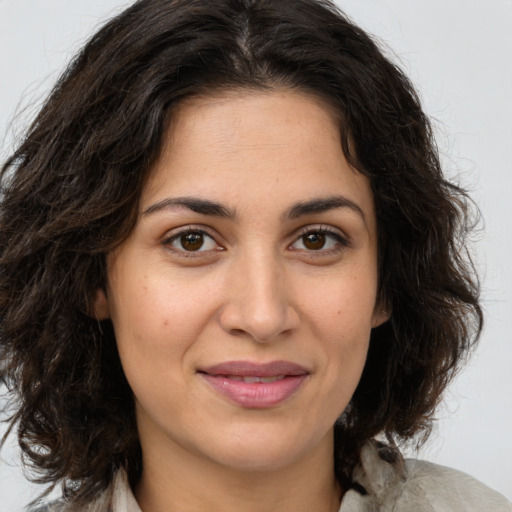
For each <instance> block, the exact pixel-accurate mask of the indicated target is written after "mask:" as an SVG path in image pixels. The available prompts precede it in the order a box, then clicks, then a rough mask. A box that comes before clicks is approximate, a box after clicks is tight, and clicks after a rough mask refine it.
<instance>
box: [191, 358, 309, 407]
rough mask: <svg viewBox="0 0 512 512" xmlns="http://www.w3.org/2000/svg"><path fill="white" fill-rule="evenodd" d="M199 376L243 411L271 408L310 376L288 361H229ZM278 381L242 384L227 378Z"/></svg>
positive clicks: (205, 370)
mask: <svg viewBox="0 0 512 512" xmlns="http://www.w3.org/2000/svg"><path fill="white" fill-rule="evenodd" d="M199 375H201V377H203V378H204V380H205V381H206V382H208V384H210V385H211V386H212V387H213V388H214V389H215V390H216V391H218V392H219V393H220V394H221V395H223V396H225V397H227V398H228V399H229V400H231V401H232V402H235V403H236V404H238V405H241V406H242V407H246V408H249V409H264V408H268V407H274V406H276V405H278V404H280V403H281V402H283V401H284V400H286V399H287V398H289V397H290V396H291V395H293V394H294V393H295V392H296V391H297V389H298V388H299V387H300V385H301V384H302V383H303V382H304V380H305V379H306V377H307V376H308V375H309V372H308V370H306V369H305V368H304V367H302V366H300V365H297V364H295V363H290V362H288V361H272V362H270V363H264V364H261V363H253V362H249V361H229V362H225V363H220V364H217V365H214V366H210V367H208V368H204V369H201V370H200V371H199ZM278 376H279V377H281V376H283V377H284V378H280V379H279V380H276V381H274V382H244V381H240V380H235V379H232V378H230V377H263V378H270V377H278Z"/></svg>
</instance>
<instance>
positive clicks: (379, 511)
mask: <svg viewBox="0 0 512 512" xmlns="http://www.w3.org/2000/svg"><path fill="white" fill-rule="evenodd" d="M353 480H354V482H356V483H357V484H358V490H356V489H350V490H348V491H347V492H346V493H345V495H344V496H343V499H342V501H341V504H340V508H339V512H512V503H510V502H509V501H508V500H507V499H506V498H505V497H504V496H502V495H501V494H499V493H497V492H496V491H493V490H492V489H490V488H489V487H487V486H485V485H484V484H482V483H481V482H479V481H478V480H476V479H474V478H473V477H471V476H469V475H467V474H465V473H462V472H460V471H457V470H454V469H450V468H447V467H444V466H439V465H437V464H431V463H429V462H425V461H421V460H414V459H407V460H405V459H403V458H402V456H401V454H400V452H399V451H398V450H397V449H396V448H393V447H390V446H388V445H384V444H382V443H379V442H376V441H372V442H369V443H367V444H366V445H365V446H364V447H363V449H362V452H361V464H360V465H358V466H357V467H356V468H355V470H354V474H353ZM37 512H142V511H141V509H140V508H139V506H138V504H137V502H136V500H135V498H134V496H133V493H132V492H131V489H130V486H129V485H128V481H127V478H126V474H125V472H124V471H119V472H118V474H117V475H116V478H115V480H114V482H113V484H112V486H111V487H110V488H109V489H107V491H105V492H104V493H103V494H102V495H101V496H99V497H98V498H97V499H96V500H95V501H94V502H93V503H91V504H90V505H88V506H87V507H85V508H81V509H79V510H77V509H76V507H73V506H72V505H65V504H62V503H60V504H54V505H49V506H47V507H45V508H43V509H39V510H38V511H37Z"/></svg>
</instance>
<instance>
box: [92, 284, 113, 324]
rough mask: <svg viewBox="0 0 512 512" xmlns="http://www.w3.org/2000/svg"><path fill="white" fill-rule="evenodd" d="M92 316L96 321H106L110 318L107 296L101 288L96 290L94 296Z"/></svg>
mask: <svg viewBox="0 0 512 512" xmlns="http://www.w3.org/2000/svg"><path fill="white" fill-rule="evenodd" d="M92 316H93V317H94V318H96V320H106V319H107V318H110V308H109V305H108V300H107V296H106V294H105V291H104V290H102V289H101V288H99V289H98V290H96V294H95V295H94V300H93V311H92Z"/></svg>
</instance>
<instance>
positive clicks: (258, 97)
mask: <svg viewBox="0 0 512 512" xmlns="http://www.w3.org/2000/svg"><path fill="white" fill-rule="evenodd" d="M340 130H341V127H340V120H339V116H338V115H337V114H336V113H335V112H334V111H333V109H332V108H330V107H329V106H328V105H327V103H326V102H324V101H322V100H321V99H319V98H317V97H315V96H312V95H309V94H306V93H303V92H297V91H291V90H277V91H230V92H225V93H223V94H217V95H212V96H203V97H194V98H190V99H187V100H185V101H183V102H182V103H181V104H180V105H179V106H178V107H177V108H176V109H175V111H173V116H172V121H171V123H170V126H169V128H168V131H167V133H166V135H165V140H164V145H163V148H162V152H161V156H160V158H159V160H158V161H157V163H156V165H155V167H154V169H153V171H152V173H151V175H150V179H149V182H148V184H147V186H146V189H145V190H144V193H143V198H142V208H144V207H147V206H148V205H149V204H150V203H152V202H155V201H158V200H162V199H164V198H165V196H167V195H190V194H193V195H195V196H201V197H204V198H207V199H214V200H215V201H218V202H222V203H237V204H235V205H234V206H235V207H236V208H237V209H238V208H240V207H242V206H243V205H251V204H255V205H257V204H260V205H261V204H267V205H268V203H269V202H270V201H272V200H273V201H274V202H281V203H283V207H284V202H286V201H287V200H289V201H298V200H307V199H308V197H307V196H310V197H320V196H328V195H333V194H337V193H342V194H344V195H350V196H352V199H354V200H356V201H357V202H359V203H362V205H361V206H362V208H363V209H365V210H367V211H368V213H369V215H370V216H371V214H372V213H373V198H372V194H371V190H370V186H369V181H368V179H367V178H366V177H365V176H362V175H361V174H360V173H358V172H357V171H355V170H354V169H353V168H351V167H350V165H349V164H348V162H347V160H346V158H345V156H344V154H343V151H342V147H341V137H340Z"/></svg>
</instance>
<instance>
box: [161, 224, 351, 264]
mask: <svg viewBox="0 0 512 512" xmlns="http://www.w3.org/2000/svg"><path fill="white" fill-rule="evenodd" d="M187 234H199V235H202V236H203V237H208V238H209V239H211V240H212V241H213V242H214V243H215V245H216V248H215V249H214V251H215V252H221V251H224V250H225V249H224V248H223V247H222V246H220V245H219V244H218V243H217V242H216V241H215V237H214V236H213V235H211V234H210V233H209V232H208V231H206V230H205V229H204V228H202V227H194V226H186V227H184V228H181V229H180V230H179V231H178V232H175V233H173V234H171V235H170V236H168V237H166V238H165V239H164V240H163V245H164V246H165V247H168V248H169V249H170V250H172V251H173V252H174V253H175V254H178V255H179V256H180V257H185V258H198V257H203V256H204V255H205V253H206V254H208V253H210V252H211V250H200V249H201V247H202V246H201V247H200V248H199V250H197V251H187V250H186V249H184V248H182V249H178V248H175V247H172V244H173V243H174V242H175V241H177V240H179V239H180V237H183V236H184V235H187ZM311 234H315V235H324V236H326V237H329V238H331V240H333V241H334V242H335V246H334V247H332V248H329V249H323V248H320V249H318V250H314V249H310V250H308V249H307V248H305V249H292V246H293V245H294V244H296V243H297V242H299V241H300V240H301V239H304V237H305V236H307V235H311ZM348 245H349V242H348V240H347V239H346V238H345V237H344V236H342V235H341V234H340V233H339V232H337V231H334V230H333V229H330V228H328V227H326V226H314V227H311V226H307V227H305V228H303V229H302V230H301V231H300V232H299V233H298V235H297V236H296V237H295V239H294V241H293V242H292V243H291V244H289V245H288V248H290V250H292V251H302V252H305V253H307V254H308V256H309V257H315V256H317V257H318V256H326V255H331V254H335V253H337V252H340V251H341V250H343V249H344V248H345V247H347V246H348Z"/></svg>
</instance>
